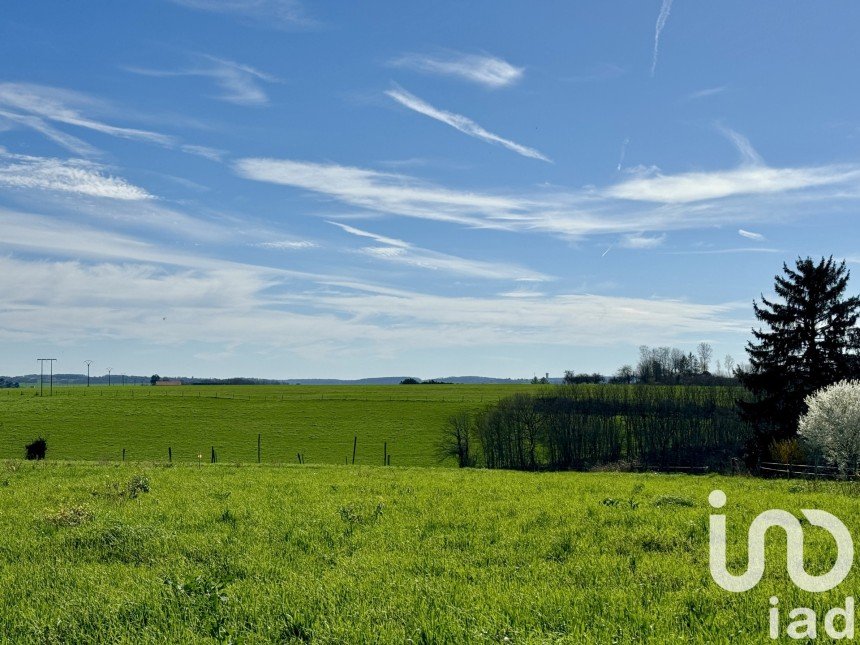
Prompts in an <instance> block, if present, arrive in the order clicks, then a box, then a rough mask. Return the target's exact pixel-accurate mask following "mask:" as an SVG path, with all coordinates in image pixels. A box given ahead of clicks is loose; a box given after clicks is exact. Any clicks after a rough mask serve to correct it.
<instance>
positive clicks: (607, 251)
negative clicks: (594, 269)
mask: <svg viewBox="0 0 860 645" xmlns="http://www.w3.org/2000/svg"><path fill="white" fill-rule="evenodd" d="M611 249H612V245H611V244H610V245H609V246H607V247H606V250H605V251H604V252H603V255H601V256H600V257H606V254H607V253H609V251H610V250H611Z"/></svg>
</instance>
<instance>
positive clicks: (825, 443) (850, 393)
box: [798, 381, 860, 474]
mask: <svg viewBox="0 0 860 645" xmlns="http://www.w3.org/2000/svg"><path fill="white" fill-rule="evenodd" d="M806 405H807V407H808V408H809V409H808V411H807V412H806V414H804V415H803V416H802V417H801V419H800V427H799V430H798V434H799V435H800V436H801V437H803V438H804V439H806V440H807V441H808V442H809V444H810V445H811V446H812V447H813V448H814V449H817V450H820V451H821V453H822V454H823V455H824V457H825V458H826V459H827V460H829V461H832V462H833V463H835V464H836V465H837V466H839V470H840V471H841V472H842V473H843V474H848V473H849V472H854V471H856V469H857V463H858V460H860V381H840V382H838V383H834V384H833V385H828V386H827V387H824V388H822V389H820V390H818V391H817V392H815V393H814V394H812V395H810V396H808V397H806Z"/></svg>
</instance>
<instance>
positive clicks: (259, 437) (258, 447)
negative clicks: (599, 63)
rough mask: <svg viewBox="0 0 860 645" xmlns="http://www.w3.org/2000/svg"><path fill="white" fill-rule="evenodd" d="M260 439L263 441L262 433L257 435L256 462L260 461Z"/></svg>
mask: <svg viewBox="0 0 860 645" xmlns="http://www.w3.org/2000/svg"><path fill="white" fill-rule="evenodd" d="M262 441H263V435H262V434H258V435H257V463H258V464H259V463H260V455H261V452H260V449H261V443H262Z"/></svg>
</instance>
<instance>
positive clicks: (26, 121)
mask: <svg viewBox="0 0 860 645" xmlns="http://www.w3.org/2000/svg"><path fill="white" fill-rule="evenodd" d="M0 119H7V120H8V121H10V122H12V123H14V124H17V125H18V126H23V127H25V128H29V129H31V130H33V131H35V132H38V133H39V134H41V135H42V136H43V137H45V138H46V139H48V140H50V141H53V142H54V143H56V144H57V145H59V146H60V147H62V148H65V149H66V150H68V151H70V152H72V153H74V154H76V155H78V156H80V157H95V156H97V155H98V154H99V150H98V149H97V148H95V147H93V146H91V145H90V144H88V143H87V142H86V141H83V140H82V139H79V138H78V137H75V136H72V135H70V134H67V133H65V132H63V131H62V130H58V129H57V128H55V127H53V126H52V125H51V124H50V123H48V122H47V121H45V120H44V119H42V118H39V117H36V116H32V115H29V114H16V113H14V112H8V111H6V110H0Z"/></svg>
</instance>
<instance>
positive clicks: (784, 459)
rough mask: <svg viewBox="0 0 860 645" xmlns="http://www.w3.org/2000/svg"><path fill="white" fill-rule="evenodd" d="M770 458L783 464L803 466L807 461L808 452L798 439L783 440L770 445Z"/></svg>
mask: <svg viewBox="0 0 860 645" xmlns="http://www.w3.org/2000/svg"><path fill="white" fill-rule="evenodd" d="M770 458H771V459H773V460H774V461H778V462H779V463H781V464H802V463H804V462H805V461H806V451H805V450H804V449H803V444H801V442H800V441H798V440H797V439H794V438H792V439H782V440H780V441H773V442H772V443H771V444H770Z"/></svg>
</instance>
